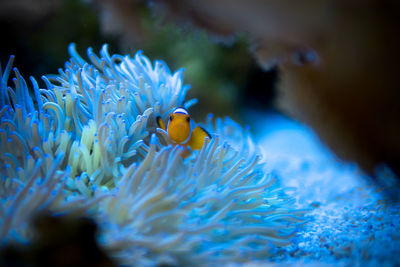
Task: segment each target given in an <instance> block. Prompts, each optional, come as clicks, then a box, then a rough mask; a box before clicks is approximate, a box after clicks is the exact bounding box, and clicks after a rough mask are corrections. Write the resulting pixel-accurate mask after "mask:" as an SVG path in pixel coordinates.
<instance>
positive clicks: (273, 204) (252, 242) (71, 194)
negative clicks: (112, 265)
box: [0, 44, 306, 266]
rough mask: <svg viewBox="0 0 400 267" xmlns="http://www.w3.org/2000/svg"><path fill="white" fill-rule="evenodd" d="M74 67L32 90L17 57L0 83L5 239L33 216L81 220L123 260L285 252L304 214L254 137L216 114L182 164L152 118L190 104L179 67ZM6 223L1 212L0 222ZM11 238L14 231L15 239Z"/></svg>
mask: <svg viewBox="0 0 400 267" xmlns="http://www.w3.org/2000/svg"><path fill="white" fill-rule="evenodd" d="M69 52H70V55H71V59H70V61H68V62H67V63H66V64H65V68H64V69H60V70H59V74H57V75H46V76H43V77H42V79H43V81H44V82H45V84H46V87H47V89H41V88H39V86H38V83H37V82H36V80H35V79H34V78H33V77H31V79H30V80H31V83H32V88H28V85H27V83H26V82H25V80H24V79H23V78H22V76H21V75H20V73H19V72H18V70H17V69H15V68H14V73H15V78H14V79H13V81H14V88H12V87H8V86H7V81H8V77H9V75H10V73H11V65H12V63H13V57H11V59H10V61H9V63H8V65H7V67H6V69H5V71H4V73H2V79H1V92H0V102H1V103H0V104H1V107H2V108H1V113H0V119H1V129H0V143H1V150H0V157H1V184H0V197H1V210H0V211H1V214H2V216H1V218H2V219H1V221H0V233H1V237H2V238H1V239H2V240H4V241H5V242H7V241H9V240H17V241H19V242H29V240H30V236H31V234H30V228H29V221H30V220H31V219H32V216H34V215H35V213H38V212H40V211H44V210H50V211H52V212H53V213H56V214H60V213H67V214H70V213H74V214H85V215H87V216H91V217H92V218H94V219H95V220H96V222H97V224H98V225H99V227H100V229H101V234H100V240H99V241H100V244H101V245H102V246H103V247H105V248H107V249H108V251H110V253H111V255H112V256H113V257H115V258H117V259H118V260H119V261H120V262H121V263H124V264H130V265H134V264H138V265H141V266H142V265H156V264H161V263H168V264H184V263H191V264H193V263H194V262H195V263H198V264H201V263H204V262H206V261H208V260H213V261H232V260H234V261H238V262H240V261H246V260H248V259H266V258H267V257H269V256H271V255H273V254H274V253H275V252H276V248H277V247H282V246H286V245H289V244H290V243H291V238H292V237H293V236H294V234H295V233H296V231H297V228H298V226H299V225H301V224H303V223H304V222H305V219H304V217H303V214H304V213H305V212H306V210H302V209H296V208H295V207H294V206H293V204H294V202H295V199H294V198H293V197H292V196H291V195H290V194H288V193H287V192H286V191H285V189H284V188H281V187H279V185H278V183H276V182H275V178H274V177H272V176H271V175H270V174H269V173H267V172H266V171H265V168H264V163H263V162H262V161H261V156H260V155H259V154H258V153H259V152H258V148H257V146H256V145H255V144H254V143H253V141H252V139H251V136H250V134H249V133H248V131H247V130H244V129H243V128H242V127H241V126H240V125H238V124H237V123H235V122H234V121H232V120H231V119H229V118H225V119H219V118H217V119H216V120H214V119H213V118H212V116H209V117H208V119H207V121H206V123H205V125H204V127H206V128H207V129H208V131H209V132H210V133H212V138H211V140H210V139H208V138H207V139H206V141H205V144H204V146H203V148H202V149H201V150H200V151H193V152H192V153H191V154H190V155H189V156H188V157H182V156H181V153H182V149H181V148H180V147H179V146H175V147H174V146H173V145H172V144H171V143H170V142H169V140H168V136H166V135H165V133H163V132H162V131H160V130H159V129H157V126H156V122H155V117H156V116H161V117H162V118H164V119H166V117H167V115H168V114H169V113H170V112H171V111H172V110H173V109H174V108H176V107H178V106H184V107H185V108H189V107H190V106H191V105H193V104H194V103H195V102H196V100H189V101H185V96H186V92H187V90H188V89H189V86H187V85H184V84H183V81H182V78H183V70H179V71H177V72H175V73H171V72H170V70H169V69H168V67H167V66H166V64H165V63H163V62H162V61H155V62H154V64H152V63H151V62H150V61H149V60H148V59H147V58H146V57H145V56H143V55H142V53H141V52H137V53H136V55H135V56H134V57H133V58H132V57H130V56H128V55H126V56H121V55H112V56H110V55H109V53H108V52H107V45H104V46H103V48H102V50H101V51H100V55H101V57H100V58H99V57H98V56H97V55H95V54H94V53H93V51H92V49H91V48H89V49H88V57H89V59H90V62H86V61H85V60H84V59H82V58H81V57H80V56H79V55H78V53H77V52H76V50H75V45H74V44H71V45H70V47H69ZM3 215H4V216H3ZM15 233H18V235H17V237H18V238H16V235H15Z"/></svg>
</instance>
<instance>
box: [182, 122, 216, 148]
mask: <svg viewBox="0 0 400 267" xmlns="http://www.w3.org/2000/svg"><path fill="white" fill-rule="evenodd" d="M206 137H208V138H210V139H211V135H210V134H209V133H208V132H207V131H206V130H205V129H204V128H203V127H201V126H196V128H194V130H193V132H192V135H191V137H190V139H189V141H188V142H187V145H189V146H190V148H191V149H193V150H199V149H201V148H202V147H203V144H204V140H205V139H206Z"/></svg>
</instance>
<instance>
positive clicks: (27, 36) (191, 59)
mask: <svg viewBox="0 0 400 267" xmlns="http://www.w3.org/2000/svg"><path fill="white" fill-rule="evenodd" d="M100 6H101V5H99V4H98V3H93V2H91V1H83V0H55V1H46V0H37V1H27V0H15V1H4V0H2V1H0V28H1V29H2V36H3V41H1V42H0V62H1V65H2V67H3V68H4V67H5V65H6V64H7V61H8V58H9V56H10V55H15V56H16V59H15V62H14V66H16V67H17V68H18V69H19V70H20V71H21V73H22V75H23V76H24V77H25V78H26V79H27V78H28V77H29V76H31V75H32V76H34V77H35V78H36V79H37V80H40V77H41V76H42V75H43V74H50V73H51V74H53V73H57V72H58V68H62V67H63V66H64V62H65V61H67V60H68V59H69V55H68V49H67V48H68V45H69V44H70V43H71V42H74V43H76V45H77V49H78V51H79V52H80V54H81V55H82V56H83V57H84V58H86V49H87V47H89V46H91V47H92V48H93V49H94V51H96V52H97V53H98V51H99V49H100V48H101V46H102V45H103V44H104V43H108V44H109V52H110V53H118V54H127V53H129V54H130V55H132V56H133V55H134V53H135V52H136V51H137V50H143V52H144V54H145V55H146V56H147V57H149V59H150V60H152V61H153V60H156V59H161V60H164V61H165V62H166V63H167V65H168V66H169V68H170V69H171V71H176V70H178V69H179V68H182V67H183V68H185V78H184V82H185V83H186V84H190V85H191V90H190V91H189V95H188V97H187V99H190V98H197V99H198V100H199V102H198V104H196V105H195V106H194V107H192V109H191V113H192V115H193V116H194V118H195V119H196V120H204V118H205V116H206V114H208V113H213V114H215V115H217V116H225V115H228V116H231V117H233V118H234V119H235V120H238V121H240V122H242V123H243V122H244V123H246V124H249V123H251V118H250V121H249V118H248V116H247V117H246V118H245V117H244V115H243V114H244V112H243V111H244V110H248V109H252V110H259V111H265V110H271V109H274V107H273V104H272V99H273V97H274V84H275V81H276V76H277V75H276V71H275V70H271V71H269V72H265V71H262V70H261V69H260V68H259V67H258V66H257V65H256V62H255V60H254V59H253V58H252V57H251V55H250V54H249V53H248V41H247V40H246V38H245V37H243V36H237V37H236V39H235V41H234V42H232V41H231V42H229V43H227V44H225V45H218V44H217V42H216V41H215V40H213V39H212V38H213V37H212V36H208V35H207V34H206V33H205V32H203V31H202V30H200V29H193V27H185V26H182V25H181V24H180V26H178V25H177V24H172V23H170V22H169V23H166V22H163V21H162V18H160V17H157V16H155V15H154V14H153V13H152V12H151V9H149V8H148V6H147V5H146V4H138V5H136V6H137V8H136V15H137V20H136V23H135V24H134V25H130V27H132V28H133V30H132V32H133V33H134V34H132V35H131V36H128V37H127V36H126V35H124V34H122V33H121V25H118V21H115V20H114V19H113V18H111V17H110V15H109V14H107V13H106V12H104V9H102V8H100ZM135 33H136V34H135ZM10 82H11V81H9V83H10ZM40 82H41V81H40ZM41 86H42V87H44V84H43V83H41Z"/></svg>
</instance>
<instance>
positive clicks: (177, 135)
mask: <svg viewBox="0 0 400 267" xmlns="http://www.w3.org/2000/svg"><path fill="white" fill-rule="evenodd" d="M157 124H158V126H159V127H160V128H161V129H163V130H164V131H166V132H167V134H168V136H169V138H171V139H172V140H173V141H174V142H175V143H176V144H179V145H182V146H185V147H188V146H189V147H190V148H191V149H193V150H199V149H201V148H202V147H203V144H204V140H205V139H206V137H208V138H210V139H211V135H210V134H209V133H208V132H207V131H206V130H205V129H204V128H203V127H201V126H199V125H197V126H196V125H195V124H194V122H193V121H192V120H191V118H190V115H189V113H188V112H187V110H186V109H184V108H177V109H175V110H174V112H172V113H171V115H170V116H169V119H168V125H167V127H165V125H164V122H163V121H162V119H161V117H160V116H158V117H157Z"/></svg>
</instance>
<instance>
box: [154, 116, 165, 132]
mask: <svg viewBox="0 0 400 267" xmlns="http://www.w3.org/2000/svg"><path fill="white" fill-rule="evenodd" d="M156 121H157V125H158V127H159V128H161V129H163V130H164V131H166V130H167V128H166V127H165V125H164V122H163V121H162V119H161V117H160V116H157V117H156Z"/></svg>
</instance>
